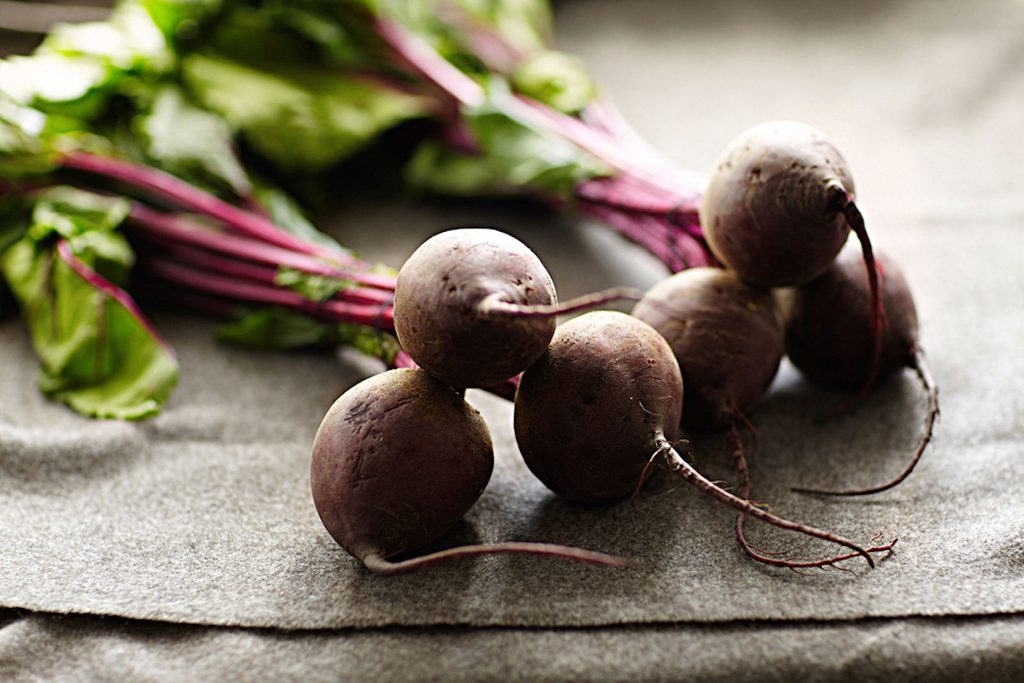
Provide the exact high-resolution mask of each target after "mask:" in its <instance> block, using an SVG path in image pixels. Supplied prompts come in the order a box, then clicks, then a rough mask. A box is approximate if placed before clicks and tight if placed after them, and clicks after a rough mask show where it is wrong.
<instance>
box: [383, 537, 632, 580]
mask: <svg viewBox="0 0 1024 683" xmlns="http://www.w3.org/2000/svg"><path fill="white" fill-rule="evenodd" d="M503 554H517V555H540V556H543V557H554V558H559V559H563V560H572V561H575V562H584V563H586V564H597V565H603V566H606V567H626V566H629V565H630V564H631V562H630V561H629V560H627V559H626V558H623V557H617V556H615V555H607V554H605V553H598V552H594V551H592V550H582V549H580V548H572V547H569V546H564V545H555V544H551V543H495V544H492V545H464V546H460V547H458V548H450V549H448V550H441V551H439V552H436V553H430V554H429V555H422V556H420V557H414V558H411V559H408V560H402V561H399V562H392V561H391V560H388V559H385V558H383V557H381V556H380V555H379V554H377V553H371V554H370V555H367V556H366V557H364V558H363V564H364V565H366V568H367V569H369V570H370V571H371V572H373V573H374V574H378V575H381V576H394V575H396V574H407V573H409V572H414V571H418V570H420V569H425V568H427V567H430V566H432V565H435V564H440V563H442V562H447V561H449V560H454V559H458V558H460V557H475V556H478V555H503Z"/></svg>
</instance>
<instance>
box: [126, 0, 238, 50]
mask: <svg viewBox="0 0 1024 683" xmlns="http://www.w3.org/2000/svg"><path fill="white" fill-rule="evenodd" d="M134 4H138V5H139V6H141V7H142V8H143V9H145V10H146V12H148V13H149V16H150V17H151V18H152V19H153V23H154V24H156V26H157V28H159V29H160V32H161V33H163V34H164V37H165V38H167V40H168V41H170V42H175V41H177V40H182V39H184V40H187V39H190V38H193V37H195V36H196V34H197V33H198V32H199V28H200V26H201V25H202V24H203V22H205V21H206V20H207V19H209V18H210V17H212V16H214V15H216V13H217V12H218V11H219V10H220V9H221V7H222V5H223V4H224V1H223V0H135V3H134Z"/></svg>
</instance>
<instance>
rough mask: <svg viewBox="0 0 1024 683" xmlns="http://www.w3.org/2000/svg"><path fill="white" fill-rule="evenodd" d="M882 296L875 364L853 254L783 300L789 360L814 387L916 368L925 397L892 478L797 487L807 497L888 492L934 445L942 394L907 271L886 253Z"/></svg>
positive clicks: (864, 283)
mask: <svg viewBox="0 0 1024 683" xmlns="http://www.w3.org/2000/svg"><path fill="white" fill-rule="evenodd" d="M876 260H877V262H878V266H879V268H878V270H879V273H880V275H881V277H880V283H881V287H880V296H881V300H882V303H883V307H884V310H885V312H886V318H885V323H886V324H885V325H884V326H883V329H882V335H881V340H880V341H881V348H880V350H879V352H878V355H877V359H876V356H875V349H874V340H873V339H872V337H871V334H870V333H869V331H868V325H869V321H870V320H871V294H870V285H869V282H868V278H867V276H866V275H865V273H864V269H863V268H861V267H860V260H859V259H858V257H857V254H856V252H854V251H852V250H845V251H843V253H841V254H840V255H839V258H837V259H836V261H835V263H833V264H832V266H830V267H829V269H828V270H827V271H826V272H825V274H824V275H822V276H821V277H820V278H818V279H817V280H815V281H814V282H812V283H810V284H808V285H804V286H803V287H800V288H799V289H796V290H794V291H792V292H786V293H785V294H784V295H783V296H784V306H783V308H784V310H785V320H786V322H785V330H786V353H787V354H788V355H789V358H790V360H791V361H792V362H793V365H795V366H796V367H797V368H798V369H799V370H800V371H801V372H802V373H803V374H804V376H806V377H807V378H808V379H809V380H811V381H812V382H814V383H816V384H820V385H822V386H825V387H829V388H833V389H856V388H858V387H864V386H865V380H866V378H868V377H869V376H871V375H872V374H874V376H875V377H876V379H877V380H879V381H880V380H884V379H886V378H888V377H891V376H892V375H894V374H896V373H897V372H899V371H900V370H902V369H903V368H908V367H909V368H911V369H913V370H914V372H915V373H916V374H917V376H918V379H919V380H920V382H921V385H922V386H923V388H924V390H925V393H926V395H927V400H928V405H927V410H926V412H925V417H924V425H923V428H922V434H921V437H920V439H919V441H918V444H917V447H916V448H915V450H914V454H913V456H912V457H911V459H910V462H909V463H908V464H907V465H906V466H905V467H904V469H903V471H902V472H901V473H900V474H899V475H898V476H896V477H895V478H893V479H891V480H889V481H888V482H885V483H883V484H879V485H876V486H872V487H869V488H862V489H853V490H847V491H826V490H821V489H807V488H797V489H795V490H797V491H802V492H804V493H820V494H827V495H847V496H853V495H867V494H871V493H879V492H881V491H885V490H887V489H890V488H892V487H894V486H896V485H897V484H899V483H900V482H902V481H903V480H904V479H906V478H907V476H909V475H910V473H911V471H913V469H914V467H915V466H916V465H917V463H918V462H919V461H920V459H921V456H922V455H923V454H924V451H925V449H926V448H927V446H928V444H929V443H930V442H931V439H932V435H933V432H934V428H935V421H936V420H937V418H938V415H939V397H938V387H937V386H936V384H935V380H934V379H933V378H932V375H931V371H930V369H929V367H928V364H927V361H926V359H925V356H924V353H923V351H922V350H921V346H920V343H919V341H918V320H917V309H916V307H915V305H914V299H913V296H912V295H911V292H910V287H909V286H908V285H907V281H906V278H905V277H904V276H903V272H902V271H901V270H900V269H899V267H898V266H897V265H896V263H895V262H894V261H893V260H892V259H891V258H890V257H889V256H887V255H885V254H881V253H880V254H876Z"/></svg>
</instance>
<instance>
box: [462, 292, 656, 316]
mask: <svg viewBox="0 0 1024 683" xmlns="http://www.w3.org/2000/svg"><path fill="white" fill-rule="evenodd" d="M643 296H644V293H643V292H642V291H641V290H639V289H636V288H634V287H612V288H611V289H604V290H601V291H600V292H594V293H593V294H584V295H582V296H578V297H575V298H572V299H568V300H566V301H560V302H558V303H555V304H517V303H513V302H510V301H503V300H502V299H503V298H504V297H505V295H504V294H499V293H496V294H491V295H490V296H487V297H484V299H483V300H482V301H481V302H480V304H479V305H478V306H477V313H478V314H479V315H481V316H492V315H501V316H509V317H513V318H547V317H551V316H555V315H565V314H568V313H575V312H577V311H582V310H586V309H589V308H594V307H595V306H601V305H603V304H606V303H608V302H610V301H639V300H640V299H642V298H643Z"/></svg>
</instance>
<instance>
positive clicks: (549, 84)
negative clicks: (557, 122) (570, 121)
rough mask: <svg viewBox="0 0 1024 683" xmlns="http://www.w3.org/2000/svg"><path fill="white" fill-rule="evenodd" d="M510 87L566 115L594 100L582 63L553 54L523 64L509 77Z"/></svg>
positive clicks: (587, 74)
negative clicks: (510, 80)
mask: <svg viewBox="0 0 1024 683" xmlns="http://www.w3.org/2000/svg"><path fill="white" fill-rule="evenodd" d="M512 86H513V87H514V88H515V89H516V90H517V91H518V92H521V93H523V94H524V95H528V96H530V97H532V98H533V99H535V100H539V101H541V102H544V103H545V104H549V105H551V106H552V107H554V108H555V109H558V110H560V111H564V112H566V113H574V112H577V111H579V110H581V109H583V108H584V107H586V106H587V105H588V104H590V103H591V102H592V101H593V100H594V98H595V97H596V96H597V88H596V87H595V86H594V81H593V80H591V78H590V74H589V73H588V72H587V67H586V65H585V64H584V63H583V60H582V59H580V58H579V57H576V56H575V55H568V54H565V53H564V52H556V51H554V50H550V51H545V52H539V53H536V54H534V55H531V56H530V57H528V58H526V59H525V60H523V62H521V63H520V64H519V66H518V67H517V68H516V70H515V73H514V74H513V75H512Z"/></svg>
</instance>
